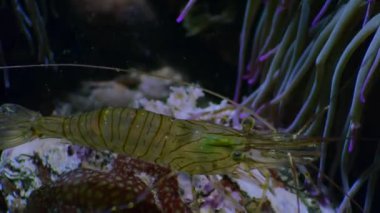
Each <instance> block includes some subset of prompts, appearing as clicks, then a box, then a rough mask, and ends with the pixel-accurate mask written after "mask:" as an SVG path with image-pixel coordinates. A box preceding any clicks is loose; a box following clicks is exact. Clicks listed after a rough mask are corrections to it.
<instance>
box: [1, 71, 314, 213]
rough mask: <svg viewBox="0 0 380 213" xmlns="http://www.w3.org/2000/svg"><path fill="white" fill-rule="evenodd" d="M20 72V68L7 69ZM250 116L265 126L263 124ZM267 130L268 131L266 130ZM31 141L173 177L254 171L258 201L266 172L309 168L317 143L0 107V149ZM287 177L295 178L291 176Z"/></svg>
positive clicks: (118, 112)
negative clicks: (112, 157)
mask: <svg viewBox="0 0 380 213" xmlns="http://www.w3.org/2000/svg"><path fill="white" fill-rule="evenodd" d="M30 66H31V67H39V66H49V65H30ZM53 66H60V65H53ZM64 66H71V65H67V64H66V65H64ZM72 66H78V65H72ZM79 66H85V67H87V66H88V65H79ZM19 67H24V65H23V66H16V67H12V68H19ZM27 67H28V66H27ZM93 68H98V69H103V68H105V67H97V66H94V67H93ZM108 69H111V70H115V69H114V68H108ZM116 71H125V70H122V69H116ZM127 71H128V70H127ZM155 77H158V78H162V77H159V76H155ZM181 83H183V82H181ZM185 84H186V83H185ZM205 91H206V92H210V91H208V90H205ZM211 94H213V95H215V93H212V92H211ZM217 96H218V97H220V95H217ZM253 116H254V117H255V118H256V119H258V120H259V122H261V123H262V124H264V125H267V124H266V123H265V120H262V119H261V118H260V117H257V116H255V115H253ZM248 126H249V125H248ZM252 126H253V125H251V127H252ZM267 126H268V125H267ZM268 128H270V129H272V128H271V127H270V126H268ZM34 138H65V139H67V140H68V141H70V142H72V143H73V144H78V145H84V146H87V147H90V148H93V149H97V150H110V151H112V152H115V153H120V154H127V155H129V156H130V157H133V158H136V159H141V160H143V161H146V162H150V163H154V164H158V165H160V166H163V167H166V168H169V169H170V170H172V171H173V172H186V173H188V174H191V175H196V174H203V175H213V174H235V172H236V171H237V169H240V168H241V167H239V166H240V165H243V166H244V168H257V169H259V170H260V171H261V172H264V173H265V172H266V173H265V174H264V175H265V176H266V180H265V181H266V183H265V185H264V186H262V189H263V196H265V191H266V190H268V188H267V187H269V185H268V184H269V176H270V174H268V173H269V171H267V170H266V169H268V168H280V167H283V166H288V167H289V166H294V165H297V166H299V165H309V164H310V163H311V162H313V161H315V160H317V159H318V158H319V154H320V148H319V145H320V144H321V143H320V141H321V140H319V139H318V138H310V137H300V136H299V134H287V133H277V132H270V133H262V132H256V131H253V129H251V128H244V123H243V130H241V131H240V130H235V129H233V128H230V127H226V126H222V125H217V124H213V123H209V122H206V121H199V120H182V119H176V118H173V117H170V116H165V115H161V114H157V113H153V112H150V111H146V110H142V109H132V108H110V107H108V108H103V109H99V110H95V111H90V112H86V113H82V114H77V115H72V116H67V117H59V116H47V117H44V116H42V115H41V114H40V113H38V112H34V111H31V110H29V109H26V108H24V107H22V106H19V105H16V104H4V105H2V106H0V150H3V149H6V148H11V147H14V146H18V145H21V144H23V143H27V142H28V141H30V140H31V139H34ZM240 171H241V170H240ZM292 173H293V176H294V177H295V176H296V175H295V171H292ZM296 184H297V185H298V183H296ZM296 187H297V186H296ZM297 196H298V195H297ZM261 204H262V203H260V204H259V206H261ZM298 209H299V208H298Z"/></svg>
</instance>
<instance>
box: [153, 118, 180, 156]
mask: <svg viewBox="0 0 380 213" xmlns="http://www.w3.org/2000/svg"><path fill="white" fill-rule="evenodd" d="M169 123H170V125H169V128H168V130H167V131H166V132H165V133H164V134H163V135H162V138H161V140H160V143H162V142H161V141H162V140H163V145H162V146H161V151H160V154H159V155H158V157H157V158H156V159H155V160H154V162H157V161H158V160H159V159H160V158H161V157H162V156H163V153H164V150H167V149H168V148H167V147H166V143H167V142H168V140H169V137H171V136H174V135H169V134H170V133H171V132H172V127H173V124H174V120H173V119H170V120H169ZM172 140H173V141H176V139H175V138H173V139H172Z"/></svg>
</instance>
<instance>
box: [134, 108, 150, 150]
mask: <svg viewBox="0 0 380 213" xmlns="http://www.w3.org/2000/svg"><path fill="white" fill-rule="evenodd" d="M139 114H140V116H139ZM149 114H151V113H146V112H144V111H138V112H137V116H139V117H140V118H141V120H142V124H141V125H140V124H137V125H136V129H137V130H136V132H137V133H136V134H138V137H137V139H136V140H135V144H134V146H133V149H132V150H131V153H132V155H133V156H135V152H136V149H137V147H138V146H140V147H143V146H144V144H143V143H142V141H141V135H142V133H143V132H144V130H145V129H146V121H147V120H148V117H149ZM141 120H140V123H141ZM132 128H133V127H132ZM144 138H145V137H143V139H142V140H144Z"/></svg>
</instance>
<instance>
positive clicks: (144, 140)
mask: <svg viewBox="0 0 380 213" xmlns="http://www.w3.org/2000/svg"><path fill="white" fill-rule="evenodd" d="M146 114H147V115H146V118H145V121H144V125H143V126H144V128H142V129H141V135H142V136H143V137H141V138H140V139H139V142H138V144H139V145H138V146H137V148H136V149H135V151H134V154H133V155H134V156H137V157H138V156H141V155H143V153H144V152H145V151H146V149H148V148H149V147H148V146H147V144H148V143H149V142H150V141H152V140H153V139H152V136H153V134H152V131H154V129H153V124H152V123H153V122H154V118H155V115H154V114H153V113H149V112H147V113H146ZM141 135H140V136H141ZM149 144H150V143H149Z"/></svg>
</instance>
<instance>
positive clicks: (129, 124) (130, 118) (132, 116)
mask: <svg viewBox="0 0 380 213" xmlns="http://www.w3.org/2000/svg"><path fill="white" fill-rule="evenodd" d="M136 114H137V112H136V110H131V111H130V112H129V113H128V114H127V116H126V117H127V120H126V123H124V124H125V126H124V127H125V128H126V129H127V135H126V136H125V138H124V140H123V141H124V143H123V151H124V152H125V153H129V152H128V151H127V148H128V142H129V140H130V139H129V135H130V133H131V129H132V128H133V127H134V125H135V121H136V117H137V116H136Z"/></svg>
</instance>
